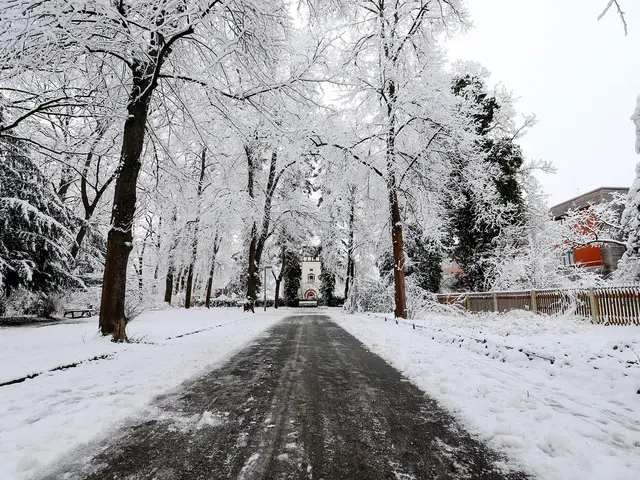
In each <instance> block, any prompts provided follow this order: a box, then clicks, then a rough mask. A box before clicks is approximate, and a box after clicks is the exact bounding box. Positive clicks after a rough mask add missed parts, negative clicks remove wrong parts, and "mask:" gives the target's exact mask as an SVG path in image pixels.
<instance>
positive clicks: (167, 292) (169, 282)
mask: <svg viewBox="0 0 640 480" xmlns="http://www.w3.org/2000/svg"><path fill="white" fill-rule="evenodd" d="M172 295H173V264H169V269H168V270H167V279H166V280H165V287H164V301H165V302H167V303H168V304H169V305H171V296H172Z"/></svg>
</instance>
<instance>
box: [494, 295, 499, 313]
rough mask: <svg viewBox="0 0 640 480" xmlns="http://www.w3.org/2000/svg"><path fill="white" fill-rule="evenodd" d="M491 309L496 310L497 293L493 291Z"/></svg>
mask: <svg viewBox="0 0 640 480" xmlns="http://www.w3.org/2000/svg"><path fill="white" fill-rule="evenodd" d="M493 311H494V312H497V311H498V294H497V293H495V292H494V293H493Z"/></svg>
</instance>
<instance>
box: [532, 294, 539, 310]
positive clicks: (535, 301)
mask: <svg viewBox="0 0 640 480" xmlns="http://www.w3.org/2000/svg"><path fill="white" fill-rule="evenodd" d="M531 311H532V312H533V313H538V294H537V293H536V291H535V290H531Z"/></svg>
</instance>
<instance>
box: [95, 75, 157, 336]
mask: <svg viewBox="0 0 640 480" xmlns="http://www.w3.org/2000/svg"><path fill="white" fill-rule="evenodd" d="M146 78H147V77H134V83H133V88H132V92H131V99H132V100H131V102H130V103H129V105H128V108H127V111H128V116H127V120H126V121H125V123H124V131H123V138H122V151H121V153H120V165H119V167H118V168H119V172H118V178H117V180H116V185H115V191H114V196H113V210H112V214H111V217H112V218H111V225H112V226H111V230H110V231H109V236H108V239H107V256H106V259H105V268H104V277H103V283H102V299H101V303H100V323H99V326H100V332H101V333H102V335H113V341H115V342H123V341H125V340H126V334H125V327H126V323H127V319H126V318H125V313H124V304H125V295H126V281H127V264H128V262H129V254H130V253H131V249H132V248H133V244H132V242H133V233H132V228H133V220H134V214H135V210H136V193H137V192H136V189H137V182H138V173H139V171H140V166H141V163H140V156H141V154H142V148H143V145H144V135H145V125H146V123H147V114H148V111H149V101H150V95H151V93H150V92H151V91H152V85H150V84H149V80H147V79H146ZM141 92H145V93H144V94H141Z"/></svg>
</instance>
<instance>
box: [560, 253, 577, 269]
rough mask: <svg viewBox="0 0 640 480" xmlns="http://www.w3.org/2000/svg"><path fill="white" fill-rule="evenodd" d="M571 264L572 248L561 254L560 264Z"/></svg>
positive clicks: (566, 265) (568, 265) (572, 262)
mask: <svg viewBox="0 0 640 480" xmlns="http://www.w3.org/2000/svg"><path fill="white" fill-rule="evenodd" d="M573 264H574V261H573V250H569V251H568V252H567V253H565V254H564V255H562V265H564V266H565V267H570V266H571V265H573Z"/></svg>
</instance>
